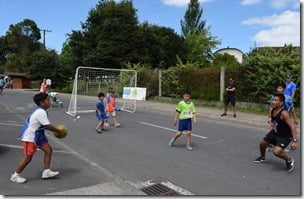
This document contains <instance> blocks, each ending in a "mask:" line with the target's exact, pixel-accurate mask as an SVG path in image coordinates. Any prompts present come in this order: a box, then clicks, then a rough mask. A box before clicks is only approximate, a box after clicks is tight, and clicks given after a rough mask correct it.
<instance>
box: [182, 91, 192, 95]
mask: <svg viewBox="0 0 304 199" xmlns="http://www.w3.org/2000/svg"><path fill="white" fill-rule="evenodd" d="M183 95H190V96H191V92H190V91H189V90H185V91H184V92H183Z"/></svg>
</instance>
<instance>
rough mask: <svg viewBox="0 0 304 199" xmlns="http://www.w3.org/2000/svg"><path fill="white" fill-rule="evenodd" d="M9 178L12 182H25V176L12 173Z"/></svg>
mask: <svg viewBox="0 0 304 199" xmlns="http://www.w3.org/2000/svg"><path fill="white" fill-rule="evenodd" d="M10 180H11V181H12V182H15V183H25V182H26V179H25V178H22V177H21V176H19V175H14V174H12V175H11V179H10Z"/></svg>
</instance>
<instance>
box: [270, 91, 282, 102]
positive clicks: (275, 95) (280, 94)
mask: <svg viewBox="0 0 304 199" xmlns="http://www.w3.org/2000/svg"><path fill="white" fill-rule="evenodd" d="M273 97H278V98H279V99H280V101H281V102H285V96H284V94H282V93H276V94H274V95H273Z"/></svg>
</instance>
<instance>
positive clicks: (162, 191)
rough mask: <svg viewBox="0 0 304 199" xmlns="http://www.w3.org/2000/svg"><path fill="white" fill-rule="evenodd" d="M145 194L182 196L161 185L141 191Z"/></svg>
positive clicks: (154, 185) (151, 186)
mask: <svg viewBox="0 0 304 199" xmlns="http://www.w3.org/2000/svg"><path fill="white" fill-rule="evenodd" d="M141 190H142V191H143V192H145V193H146V194H148V195H150V196H180V195H181V194H179V193H178V192H176V191H174V190H173V189H170V188H169V187H166V186H164V185H162V184H160V183H157V184H153V185H150V186H148V187H145V188H142V189H141Z"/></svg>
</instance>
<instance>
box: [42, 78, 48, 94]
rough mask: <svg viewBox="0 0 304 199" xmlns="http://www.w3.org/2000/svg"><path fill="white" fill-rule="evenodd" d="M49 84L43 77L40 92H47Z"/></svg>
mask: <svg viewBox="0 0 304 199" xmlns="http://www.w3.org/2000/svg"><path fill="white" fill-rule="evenodd" d="M47 90H48V85H47V84H46V79H43V80H42V82H41V84H40V93H47Z"/></svg>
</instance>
